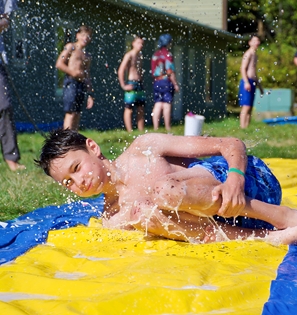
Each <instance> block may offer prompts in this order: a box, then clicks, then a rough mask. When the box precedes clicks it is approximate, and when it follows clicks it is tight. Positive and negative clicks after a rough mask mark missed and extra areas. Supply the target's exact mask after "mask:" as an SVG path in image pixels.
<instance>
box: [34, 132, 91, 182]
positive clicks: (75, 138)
mask: <svg viewBox="0 0 297 315" xmlns="http://www.w3.org/2000/svg"><path fill="white" fill-rule="evenodd" d="M86 140H87V138H86V137H85V136H83V135H82V134H80V133H78V132H77V131H73V130H70V129H62V128H59V129H56V130H53V131H51V132H50V133H49V134H48V135H47V137H46V139H45V140H44V143H43V147H42V149H41V153H40V156H39V160H34V162H35V164H36V165H37V166H38V167H40V168H42V169H43V170H44V172H45V174H46V175H49V176H50V173H49V172H50V166H51V162H52V161H53V160H54V159H57V158H62V157H64V156H65V154H66V153H68V152H69V151H77V150H83V151H86V152H87V151H88V149H87V145H86Z"/></svg>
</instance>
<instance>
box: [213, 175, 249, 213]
mask: <svg viewBox="0 0 297 315" xmlns="http://www.w3.org/2000/svg"><path fill="white" fill-rule="evenodd" d="M244 183H245V180H244V177H243V176H242V175H239V174H236V173H230V174H229V175H228V178H227V180H226V182H225V183H224V184H221V185H218V186H216V187H215V188H214V189H213V191H212V200H213V201H217V200H218V199H219V198H220V196H221V197H222V204H221V208H220V209H219V210H218V212H217V214H218V215H220V216H223V217H227V218H229V217H237V216H238V215H240V214H241V212H242V210H243V209H244V207H245V204H246V200H245V194H244Z"/></svg>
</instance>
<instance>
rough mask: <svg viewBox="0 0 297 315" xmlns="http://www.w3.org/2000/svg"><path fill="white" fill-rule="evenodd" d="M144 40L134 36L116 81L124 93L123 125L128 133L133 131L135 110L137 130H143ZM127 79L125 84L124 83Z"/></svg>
mask: <svg viewBox="0 0 297 315" xmlns="http://www.w3.org/2000/svg"><path fill="white" fill-rule="evenodd" d="M143 44H144V40H143V38H142V37H141V36H135V37H134V39H133V41H132V49H131V50H130V51H128V52H127V53H126V54H125V55H124V58H123V60H122V62H121V64H120V67H119V70H118V79H119V82H120V85H121V88H122V89H123V90H124V91H125V93H124V102H125V108H124V124H125V128H126V130H127V131H128V132H131V131H132V130H133V126H132V115H133V109H134V108H136V120H137V128H138V130H140V131H143V129H144V105H145V92H144V88H143V81H142V74H143V69H142V60H143V56H142V52H141V50H142V48H143ZM125 77H127V82H126V81H125Z"/></svg>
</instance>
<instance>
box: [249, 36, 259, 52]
mask: <svg viewBox="0 0 297 315" xmlns="http://www.w3.org/2000/svg"><path fill="white" fill-rule="evenodd" d="M260 44H261V42H260V39H259V38H258V37H256V36H254V37H252V38H251V39H250V41H249V45H250V47H252V48H255V49H257V48H258V47H259V46H260Z"/></svg>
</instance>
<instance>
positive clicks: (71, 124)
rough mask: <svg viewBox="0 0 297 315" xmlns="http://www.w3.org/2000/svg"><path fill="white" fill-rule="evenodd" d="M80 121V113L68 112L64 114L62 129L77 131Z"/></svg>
mask: <svg viewBox="0 0 297 315" xmlns="http://www.w3.org/2000/svg"><path fill="white" fill-rule="evenodd" d="M79 121H80V113H79V112H70V113H65V117H64V123H63V128H64V129H67V128H68V129H71V130H76V131H77V130H78V127H79Z"/></svg>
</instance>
